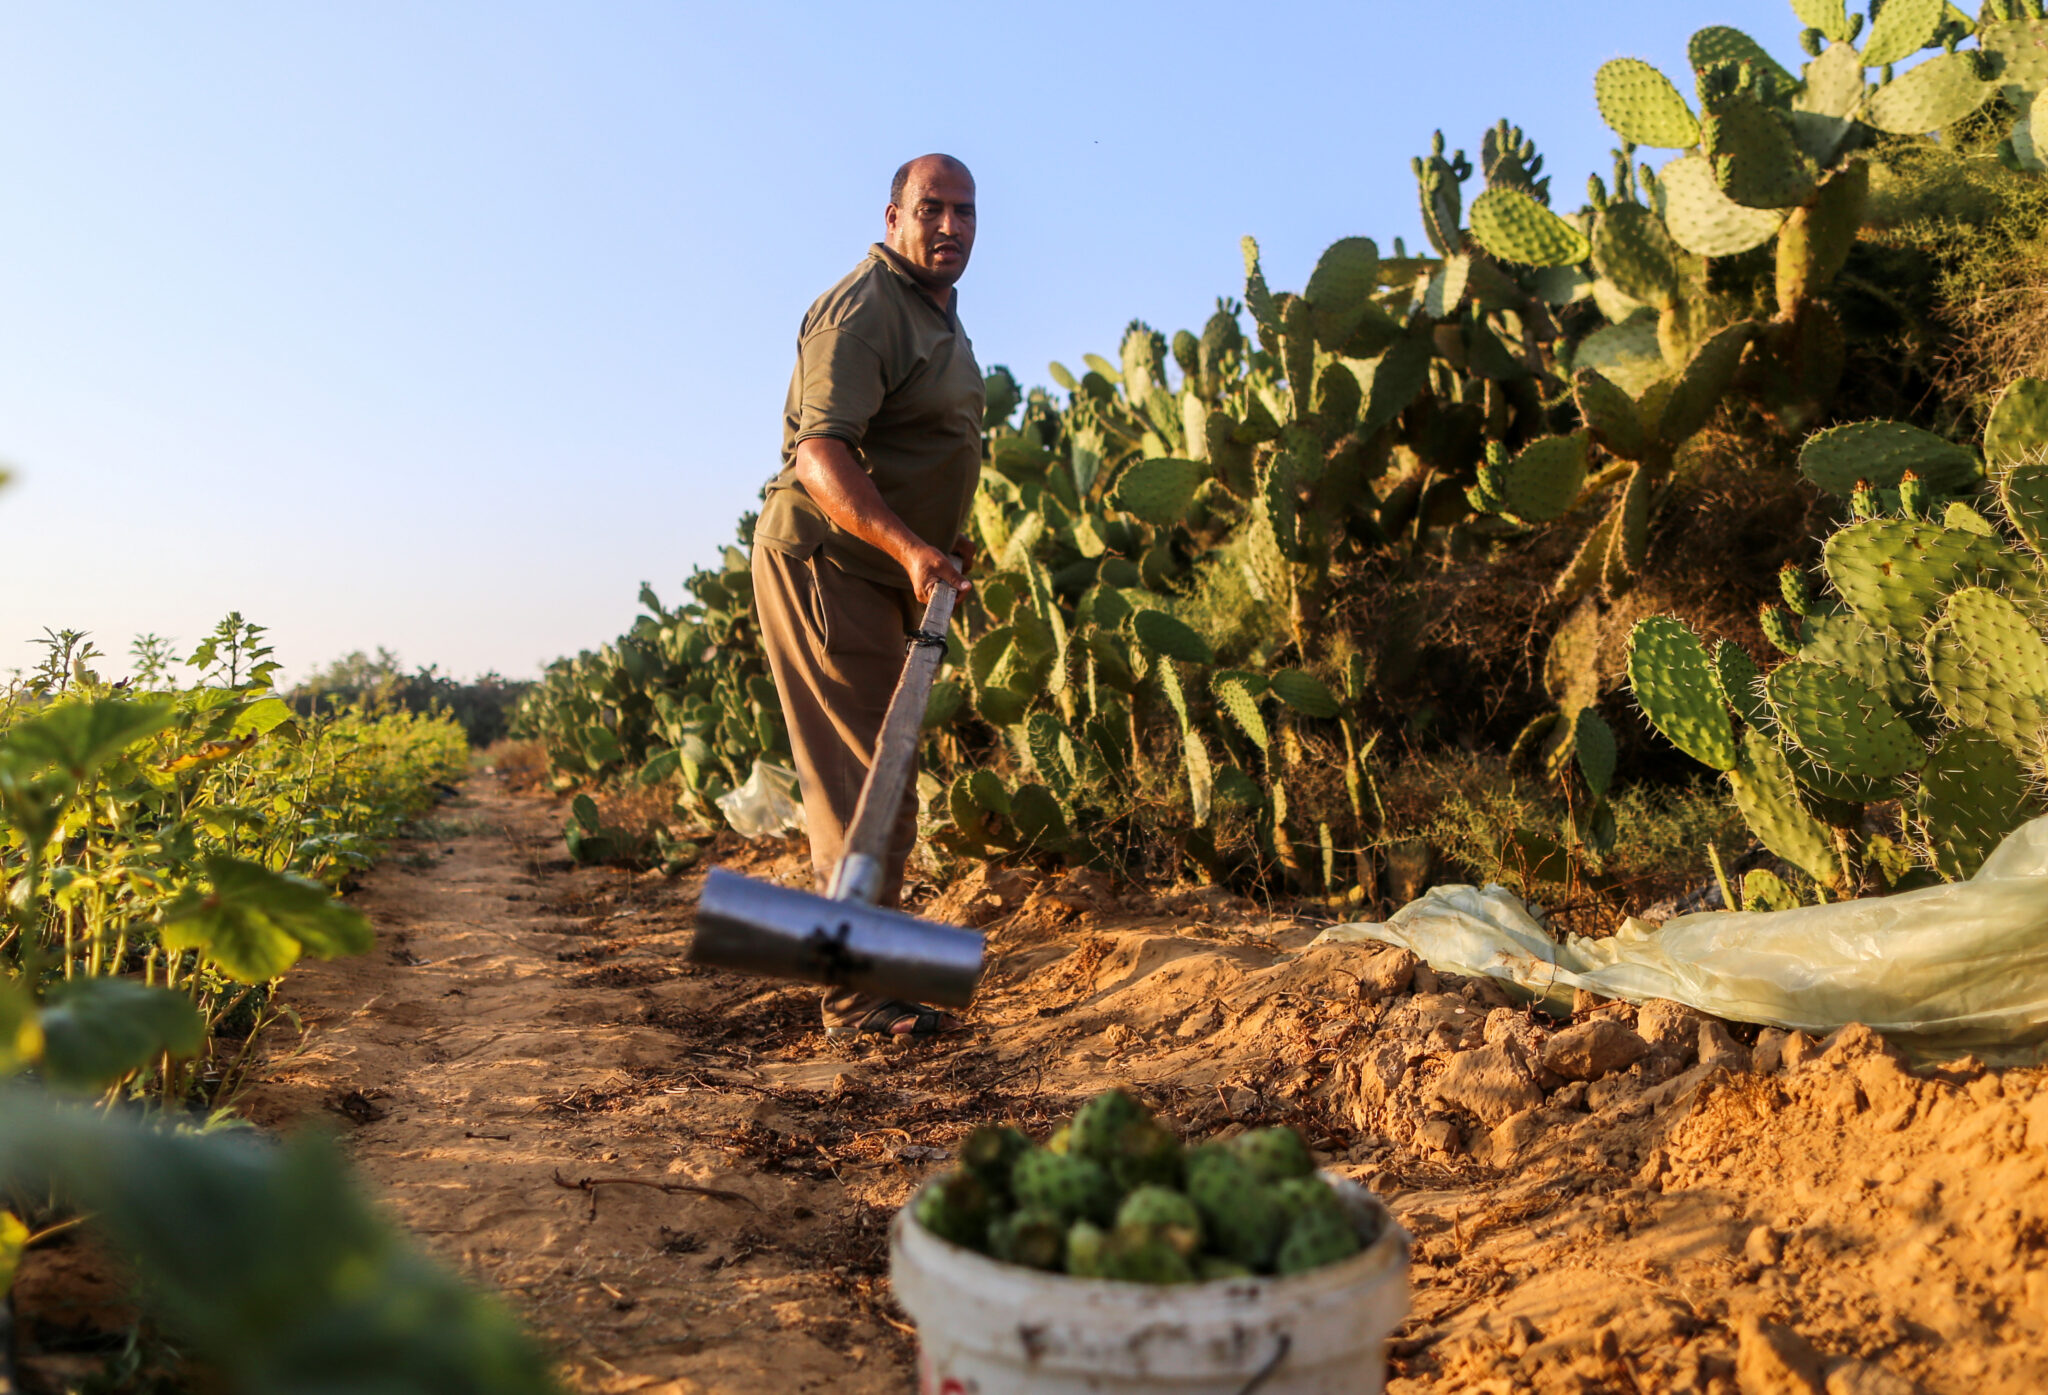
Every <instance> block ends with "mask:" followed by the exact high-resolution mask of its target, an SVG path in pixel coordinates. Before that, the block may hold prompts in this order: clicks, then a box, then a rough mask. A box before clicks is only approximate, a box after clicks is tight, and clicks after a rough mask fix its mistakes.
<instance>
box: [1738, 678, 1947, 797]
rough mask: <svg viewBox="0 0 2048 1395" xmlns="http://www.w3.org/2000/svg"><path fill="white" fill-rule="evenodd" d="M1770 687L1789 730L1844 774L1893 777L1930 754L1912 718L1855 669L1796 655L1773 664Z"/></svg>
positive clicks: (1808, 749) (1782, 724) (1802, 745)
mask: <svg viewBox="0 0 2048 1395" xmlns="http://www.w3.org/2000/svg"><path fill="white" fill-rule="evenodd" d="M1764 693H1765V695H1766V696H1767V697H1769V699H1770V702H1771V711H1772V712H1773V713H1774V714H1775V715H1776V717H1777V719H1778V724H1779V726H1780V727H1781V728H1783V730H1784V731H1785V733H1786V734H1787V735H1788V736H1790V737H1791V739H1792V740H1793V741H1794V742H1796V743H1797V744H1798V746H1799V748H1800V749H1801V750H1802V751H1804V752H1805V753H1806V754H1807V755H1809V756H1811V757H1812V758H1813V759H1814V760H1816V761H1819V762H1820V763H1821V764H1822V765H1824V766H1826V767H1827V768H1828V769H1829V770H1832V771H1834V772H1835V773H1836V774H1838V775H1846V776H1848V777H1850V778H1851V779H1860V780H1889V779H1893V778H1896V777H1897V776H1900V775H1904V774H1906V773H1907V772H1908V771H1912V770H1917V769H1919V767H1920V765H1921V764H1922V763H1923V762H1924V761H1925V760H1926V759H1927V751H1926V748H1925V747H1923V746H1922V745H1921V744H1920V741H1919V738H1917V737H1916V736H1914V734H1913V729H1912V727H1911V726H1909V725H1907V723H1906V719H1905V718H1903V717H1901V716H1900V715H1899V714H1898V713H1897V712H1895V711H1893V710H1892V706H1891V704H1890V703H1888V702H1886V701H1885V700H1884V697H1883V695H1882V694H1880V693H1878V692H1877V691H1876V690H1874V689H1873V688H1871V687H1870V685H1869V684H1867V683H1865V682H1863V681H1862V680H1861V679H1859V678H1857V677H1856V676H1855V675H1853V674H1849V673H1844V672H1843V671H1842V670H1840V669H1838V668H1831V667H1829V666H1828V665H1826V664H1819V663H1814V662H1812V661H1811V660H1807V659H1794V660H1793V661H1792V662H1790V663H1785V664H1780V665H1778V667H1776V668H1775V669H1773V670H1771V675H1770V677H1769V678H1767V679H1765V680H1764Z"/></svg>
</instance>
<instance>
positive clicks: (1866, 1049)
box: [1820, 1022, 1899, 1063]
mask: <svg viewBox="0 0 2048 1395" xmlns="http://www.w3.org/2000/svg"><path fill="white" fill-rule="evenodd" d="M1898 1054H1899V1053H1898V1051H1897V1050H1895V1049H1894V1048H1893V1047H1892V1045H1891V1044H1890V1043H1889V1042H1887V1041H1886V1040H1885V1039H1884V1038H1883V1037H1881V1036H1879V1035H1878V1034H1877V1033H1876V1032H1873V1031H1871V1030H1870V1028H1868V1027H1866V1026H1864V1025H1863V1024H1862V1023H1861V1022H1851V1023H1850V1024H1849V1025H1848V1026H1846V1027H1844V1028H1842V1030H1840V1031H1839V1032H1836V1033H1835V1034H1834V1035H1832V1036H1830V1037H1829V1038H1828V1039H1827V1040H1826V1041H1823V1042H1822V1043H1821V1044H1820V1056H1821V1059H1822V1060H1824V1061H1833V1062H1837V1063H1843V1062H1848V1061H1860V1060H1862V1059H1864V1058H1865V1057H1867V1056H1891V1057H1894V1058H1896V1057H1897V1056H1898Z"/></svg>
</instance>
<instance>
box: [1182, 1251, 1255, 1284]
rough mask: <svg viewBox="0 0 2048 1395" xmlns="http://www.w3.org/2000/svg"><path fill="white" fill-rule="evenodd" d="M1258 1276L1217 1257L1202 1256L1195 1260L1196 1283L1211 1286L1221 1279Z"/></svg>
mask: <svg viewBox="0 0 2048 1395" xmlns="http://www.w3.org/2000/svg"><path fill="white" fill-rule="evenodd" d="M1257 1277H1258V1275H1256V1274H1254V1273H1253V1272H1252V1271H1251V1270H1249V1269H1247V1268H1245V1267H1244V1266H1243V1265H1242V1264H1239V1263H1238V1262H1237V1261H1236V1260H1234V1259H1223V1258H1221V1257H1220V1256H1217V1255H1202V1256H1200V1257H1199V1258H1197V1259H1196V1260H1195V1278H1196V1280H1197V1281H1198V1282H1201V1283H1205V1284H1213V1283H1216V1282H1217V1281H1219V1280H1223V1279H1255V1278H1257Z"/></svg>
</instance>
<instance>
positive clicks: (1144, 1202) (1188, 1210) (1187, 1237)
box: [1116, 1187, 1202, 1257]
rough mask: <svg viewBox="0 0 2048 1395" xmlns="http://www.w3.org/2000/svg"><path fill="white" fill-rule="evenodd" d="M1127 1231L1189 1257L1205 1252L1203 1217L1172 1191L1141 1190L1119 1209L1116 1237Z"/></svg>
mask: <svg viewBox="0 0 2048 1395" xmlns="http://www.w3.org/2000/svg"><path fill="white" fill-rule="evenodd" d="M1126 1231H1132V1232H1142V1234H1143V1235H1144V1236H1147V1237H1150V1238H1154V1239H1159V1240H1164V1241H1165V1242H1166V1243H1167V1244H1169V1245H1171V1246H1172V1247H1173V1248H1174V1250H1175V1251H1176V1252H1178V1253H1179V1254H1181V1255H1182V1256H1184V1257H1185V1256H1189V1255H1192V1254H1194V1252H1195V1251H1197V1250H1199V1249H1201V1248H1202V1213H1201V1212H1200V1211H1197V1210H1196V1209H1195V1203H1194V1202H1192V1201H1190V1200H1188V1199H1187V1197H1185V1196H1183V1195H1182V1194H1181V1193H1179V1192H1177V1191H1173V1190H1172V1189H1170V1188H1167V1187H1139V1188H1138V1189H1137V1190H1136V1191H1134V1192H1132V1193H1131V1194H1130V1195H1129V1196H1127V1197H1125V1198H1124V1203H1123V1205H1121V1206H1119V1207H1117V1209H1116V1233H1117V1234H1119V1235H1122V1234H1124V1233H1125V1232H1126Z"/></svg>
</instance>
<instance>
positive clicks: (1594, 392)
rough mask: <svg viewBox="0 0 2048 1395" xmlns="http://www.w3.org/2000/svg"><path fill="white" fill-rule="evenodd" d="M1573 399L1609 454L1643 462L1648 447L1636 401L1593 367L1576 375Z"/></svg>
mask: <svg viewBox="0 0 2048 1395" xmlns="http://www.w3.org/2000/svg"><path fill="white" fill-rule="evenodd" d="M1572 397H1573V399H1574V400H1575V401H1576V402H1577V403H1578V407H1579V417H1580V419H1581V420H1583V421H1584V422H1585V423H1586V427H1587V429H1588V430H1590V431H1591V432H1592V433H1593V437H1594V439H1595V440H1597V441H1599V442H1600V444H1601V445H1603V446H1605V447H1606V448H1607V450H1608V453H1609V454H1611V455H1615V456H1619V457H1620V458H1621V459H1623V460H1641V459H1642V458H1643V454H1644V450H1645V447H1646V445H1647V441H1646V438H1645V433H1644V431H1643V424H1642V417H1641V416H1640V415H1639V414H1638V413H1637V411H1636V404H1635V399H1634V398H1632V397H1630V396H1629V395H1628V394H1627V393H1626V392H1623V391H1622V390H1621V389H1620V388H1618V387H1616V386H1615V385H1614V384H1613V383H1611V382H1609V381H1608V380H1607V379H1606V378H1604V377H1602V376H1601V375H1600V374H1599V373H1598V372H1596V371H1595V370H1593V369H1591V368H1581V369H1579V371H1578V372H1576V373H1574V374H1573V375H1572Z"/></svg>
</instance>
